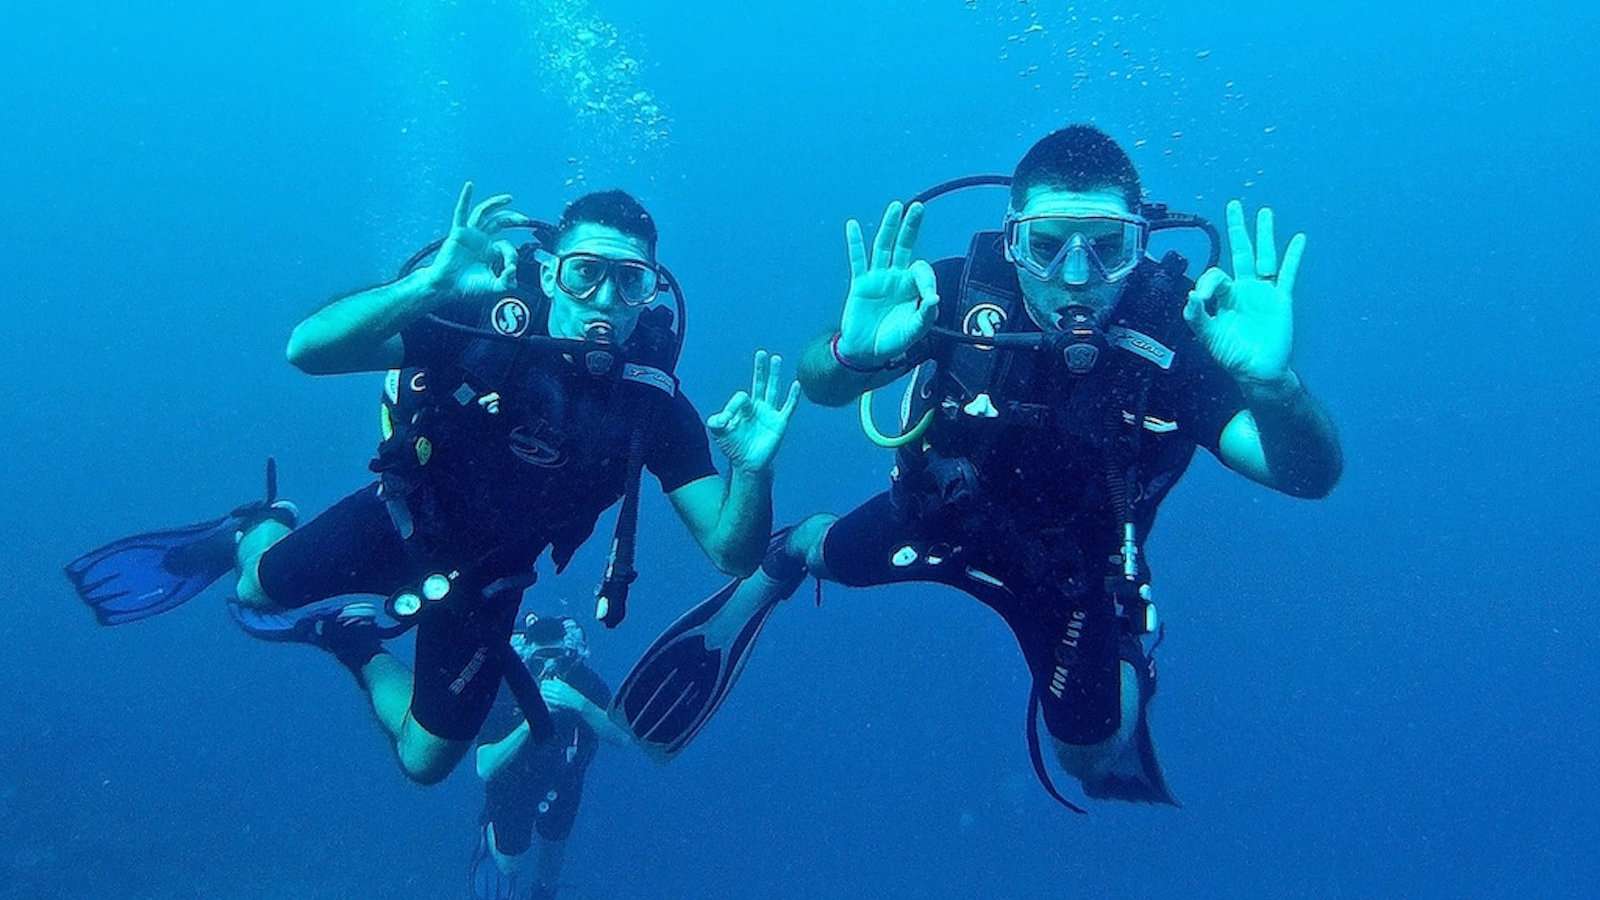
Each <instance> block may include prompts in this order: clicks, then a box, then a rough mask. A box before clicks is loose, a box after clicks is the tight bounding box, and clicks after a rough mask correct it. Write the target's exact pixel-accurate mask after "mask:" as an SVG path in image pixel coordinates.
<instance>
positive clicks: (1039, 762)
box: [1028, 685, 1089, 816]
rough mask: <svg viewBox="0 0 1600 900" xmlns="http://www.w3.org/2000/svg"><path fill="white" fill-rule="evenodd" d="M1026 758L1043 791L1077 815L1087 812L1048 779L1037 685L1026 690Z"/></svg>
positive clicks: (1048, 772)
mask: <svg viewBox="0 0 1600 900" xmlns="http://www.w3.org/2000/svg"><path fill="white" fill-rule="evenodd" d="M1028 759H1029V761H1030V762H1032V763H1033V774H1034V775H1036V776H1037V777H1038V779H1039V783H1040V784H1041V785H1044V789H1045V791H1047V792H1048V793H1049V794H1050V796H1051V797H1053V798H1055V801H1056V802H1057V803H1059V804H1061V805H1062V806H1065V807H1066V808H1067V809H1070V810H1072V811H1073V812H1075V813H1078V814H1079V815H1085V816H1086V815H1088V814H1089V811H1088V810H1086V809H1084V808H1083V807H1081V806H1079V805H1078V804H1076V803H1073V802H1072V801H1071V800H1068V799H1067V798H1066V797H1063V796H1061V792H1060V791H1058V790H1056V786H1055V782H1053V781H1051V780H1050V770H1049V769H1046V768H1045V765H1044V751H1043V750H1042V749H1041V747H1040V744H1039V688H1038V686H1037V685H1035V686H1034V687H1033V689H1032V690H1030V691H1029V692H1028Z"/></svg>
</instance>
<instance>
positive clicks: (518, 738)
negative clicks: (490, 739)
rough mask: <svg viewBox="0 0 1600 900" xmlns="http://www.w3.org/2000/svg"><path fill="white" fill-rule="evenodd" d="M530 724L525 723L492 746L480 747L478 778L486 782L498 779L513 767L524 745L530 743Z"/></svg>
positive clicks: (484, 745)
mask: <svg viewBox="0 0 1600 900" xmlns="http://www.w3.org/2000/svg"><path fill="white" fill-rule="evenodd" d="M528 734H529V731H528V723H527V722H523V723H521V724H519V725H518V726H517V727H516V728H513V729H512V730H511V733H510V734H508V735H506V736H505V737H503V738H501V739H500V740H498V741H495V742H494V743H492V744H483V745H481V746H479V747H478V755H477V760H476V761H477V768H478V777H479V778H481V779H483V780H484V781H488V780H489V779H491V778H496V777H498V776H499V775H500V773H501V772H504V771H505V770H506V766H509V765H511V760H513V759H515V758H516V756H517V752H518V751H520V750H521V749H522V747H523V745H524V744H526V743H528Z"/></svg>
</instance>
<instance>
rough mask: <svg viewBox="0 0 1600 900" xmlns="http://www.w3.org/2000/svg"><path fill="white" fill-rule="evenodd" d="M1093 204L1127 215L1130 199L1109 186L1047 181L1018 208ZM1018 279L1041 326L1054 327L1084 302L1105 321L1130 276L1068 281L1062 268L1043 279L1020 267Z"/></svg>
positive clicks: (1027, 211)
mask: <svg viewBox="0 0 1600 900" xmlns="http://www.w3.org/2000/svg"><path fill="white" fill-rule="evenodd" d="M1079 208H1090V209H1094V210H1096V211H1098V212H1103V213H1104V214H1106V215H1109V216H1128V215H1131V214H1132V211H1131V210H1130V209H1128V201H1127V200H1125V199H1123V196H1122V192H1120V191H1116V190H1112V189H1110V188H1106V189H1101V190H1091V191H1068V190H1063V189H1061V188H1052V187H1048V186H1045V185H1035V186H1034V187H1033V188H1031V189H1030V190H1029V191H1028V193H1027V196H1026V198H1025V199H1024V201H1023V204H1022V207H1021V208H1020V209H1018V210H1017V213H1018V214H1019V215H1020V216H1036V215H1045V214H1048V213H1052V212H1058V211H1060V210H1063V209H1079ZM1017 280H1018V281H1019V282H1021V284H1022V297H1023V300H1025V301H1026V303H1027V307H1028V315H1029V316H1031V317H1033V322H1034V324H1035V325H1038V326H1039V327H1040V328H1043V329H1045V330H1047V331H1048V330H1051V329H1054V328H1055V327H1056V322H1057V320H1058V319H1059V318H1060V316H1061V313H1063V312H1064V311H1065V310H1066V308H1067V307H1069V306H1083V307H1087V308H1089V309H1090V310H1092V311H1093V312H1094V316H1095V321H1097V322H1100V323H1102V324H1103V323H1104V322H1105V321H1106V319H1107V318H1108V316H1109V315H1110V313H1111V310H1112V309H1113V308H1115V307H1116V305H1117V302H1118V301H1120V300H1121V299H1122V291H1123V288H1124V287H1125V286H1126V285H1127V281H1128V280H1127V279H1126V278H1123V279H1120V280H1118V281H1116V282H1113V283H1110V284H1107V283H1106V282H1105V280H1104V279H1101V278H1099V277H1097V276H1096V277H1091V278H1090V279H1089V282H1088V283H1087V284H1083V285H1076V286H1074V285H1068V284H1067V282H1066V280H1065V278H1064V277H1063V275H1062V273H1061V272H1057V273H1056V274H1055V276H1054V277H1052V278H1050V279H1048V280H1041V279H1039V278H1038V277H1036V276H1035V275H1033V274H1032V273H1031V272H1028V271H1026V270H1024V269H1023V268H1022V267H1021V266H1018V267H1017Z"/></svg>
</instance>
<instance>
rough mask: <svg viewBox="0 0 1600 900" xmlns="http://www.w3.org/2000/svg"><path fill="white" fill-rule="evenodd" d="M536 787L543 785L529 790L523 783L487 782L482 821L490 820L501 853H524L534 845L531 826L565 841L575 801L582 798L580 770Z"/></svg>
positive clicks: (542, 834) (547, 836)
mask: <svg viewBox="0 0 1600 900" xmlns="http://www.w3.org/2000/svg"><path fill="white" fill-rule="evenodd" d="M538 787H542V788H544V789H543V790H542V791H530V790H528V786H527V785H524V784H508V785H499V784H496V783H495V782H494V781H490V782H489V783H488V789H487V791H486V792H485V794H484V804H483V816H482V818H481V823H482V824H485V825H487V824H490V823H493V825H494V844H495V847H496V848H497V849H498V850H499V851H500V852H501V853H504V854H505V855H507V856H516V855H518V854H521V853H526V852H527V850H528V848H529V847H530V846H532V845H533V832H534V829H538V831H539V837H541V838H543V839H545V840H547V841H564V840H566V839H567V835H569V834H571V833H572V823H573V822H574V821H576V820H577V818H578V805H579V804H580V803H581V802H582V801H583V773H582V772H577V773H573V774H571V775H568V776H565V777H562V778H560V779H558V780H556V781H554V782H553V783H550V784H548V785H539V786H538Z"/></svg>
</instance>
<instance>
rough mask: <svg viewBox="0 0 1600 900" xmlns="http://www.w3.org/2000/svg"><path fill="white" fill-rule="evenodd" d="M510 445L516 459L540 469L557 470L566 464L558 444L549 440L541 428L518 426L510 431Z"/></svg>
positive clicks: (564, 455)
mask: <svg viewBox="0 0 1600 900" xmlns="http://www.w3.org/2000/svg"><path fill="white" fill-rule="evenodd" d="M510 444H511V452H512V454H514V455H515V456H516V457H517V458H518V459H520V460H522V461H523V462H525V463H529V464H531V465H535V466H538V467H539V468H541V469H559V468H561V467H562V466H564V465H566V464H567V457H566V454H564V453H562V452H561V445H560V442H559V441H557V440H552V439H550V437H548V436H547V435H546V434H545V429H543V428H537V427H536V428H530V427H528V426H526V425H518V426H517V427H516V428H514V429H512V430H511V442H510Z"/></svg>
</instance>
